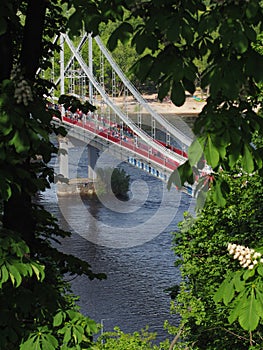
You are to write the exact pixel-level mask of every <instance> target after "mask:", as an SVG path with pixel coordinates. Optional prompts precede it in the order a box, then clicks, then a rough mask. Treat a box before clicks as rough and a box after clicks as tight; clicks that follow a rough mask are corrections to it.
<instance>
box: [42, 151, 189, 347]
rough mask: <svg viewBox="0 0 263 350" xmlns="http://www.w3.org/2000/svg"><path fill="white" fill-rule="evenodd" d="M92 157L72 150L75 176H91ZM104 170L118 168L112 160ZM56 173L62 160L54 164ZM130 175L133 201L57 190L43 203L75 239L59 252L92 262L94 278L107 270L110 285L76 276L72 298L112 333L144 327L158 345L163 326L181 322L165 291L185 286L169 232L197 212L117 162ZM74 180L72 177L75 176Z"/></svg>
mask: <svg viewBox="0 0 263 350" xmlns="http://www.w3.org/2000/svg"><path fill="white" fill-rule="evenodd" d="M86 154H87V152H83V149H82V148H78V147H75V148H74V149H71V150H70V157H69V159H70V164H69V165H70V173H71V176H72V174H73V173H74V172H76V169H77V176H78V177H86V174H87V159H86ZM103 164H104V165H105V166H111V165H114V166H116V159H113V158H112V157H111V156H108V157H106V160H105V159H103ZM51 165H52V166H54V168H55V170H57V168H58V164H57V160H56V158H54V159H53V160H52V164H51ZM117 165H118V166H119V167H121V168H122V169H124V170H125V171H126V173H127V174H129V175H130V184H131V185H130V193H129V199H128V200H126V201H120V200H117V199H116V198H113V197H110V198H106V199H99V200H94V199H83V198H80V197H79V196H77V195H76V196H72V197H57V195H56V186H55V185H53V186H52V188H51V189H49V190H47V191H46V192H44V193H43V195H42V196H41V203H42V204H44V206H45V207H46V208H47V209H48V210H49V211H50V212H51V213H53V214H54V215H55V216H56V217H57V219H58V222H59V224H60V226H61V227H62V228H63V229H66V230H70V231H71V232H72V236H71V237H70V238H66V239H64V240H63V243H62V245H61V249H62V250H63V251H64V252H66V253H70V254H74V255H76V256H77V257H79V258H81V259H83V260H85V261H88V262H89V263H90V264H91V266H92V269H93V271H94V272H104V273H106V275H107V279H106V280H102V281H98V280H93V281H90V280H89V279H88V278H86V277H84V276H80V277H77V278H75V279H74V280H73V281H72V282H71V284H72V289H73V292H74V293H75V294H76V295H79V296H80V299H79V305H80V307H81V311H82V312H83V313H84V314H86V315H88V316H90V317H91V318H93V319H94V320H96V321H97V322H98V323H100V324H101V325H102V326H103V330H102V331H110V330H112V329H113V327H114V326H119V327H120V328H121V329H122V330H123V331H124V332H134V331H138V330H140V329H142V328H145V326H146V325H148V326H149V330H150V331H152V332H157V333H158V336H157V340H158V341H161V340H164V339H165V338H167V337H168V335H167V333H166V331H165V330H164V328H163V323H164V321H165V320H169V321H170V322H172V323H173V324H175V325H176V324H177V323H178V316H177V315H171V314H170V296H169V294H168V293H167V292H165V289H166V288H169V287H171V286H173V285H175V284H178V283H179V282H180V272H179V269H178V268H176V267H174V261H175V259H176V257H175V256H174V253H173V252H172V250H171V242H172V234H171V232H172V231H176V230H177V227H178V222H179V221H181V220H182V219H183V213H184V212H185V211H193V206H194V201H193V199H192V198H191V197H189V196H188V195H187V194H184V193H180V192H178V191H177V190H176V189H171V190H170V191H168V190H167V188H166V184H164V183H163V182H161V181H160V180H158V179H156V178H154V177H151V176H149V175H148V174H147V173H145V172H143V171H141V170H139V169H137V168H134V167H132V166H131V165H129V164H127V163H124V162H122V163H119V164H117ZM73 175H74V174H73Z"/></svg>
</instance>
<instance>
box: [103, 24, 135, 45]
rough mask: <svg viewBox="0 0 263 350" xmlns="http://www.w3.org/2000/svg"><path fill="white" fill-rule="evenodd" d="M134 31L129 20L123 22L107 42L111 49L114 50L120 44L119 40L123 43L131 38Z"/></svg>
mask: <svg viewBox="0 0 263 350" xmlns="http://www.w3.org/2000/svg"><path fill="white" fill-rule="evenodd" d="M132 32H133V28H132V25H131V24H130V23H128V22H122V23H121V24H120V26H119V27H118V28H116V29H115V30H114V31H113V32H112V34H111V36H110V38H109V40H108V43H107V46H108V48H109V50H110V51H113V50H114V49H115V48H116V47H117V44H118V40H120V41H121V42H122V43H123V44H125V43H126V42H127V40H128V39H129V38H130V35H131V33H132Z"/></svg>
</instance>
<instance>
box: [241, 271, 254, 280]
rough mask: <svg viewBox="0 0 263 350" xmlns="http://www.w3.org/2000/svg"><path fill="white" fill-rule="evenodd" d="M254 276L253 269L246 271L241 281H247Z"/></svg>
mask: <svg viewBox="0 0 263 350" xmlns="http://www.w3.org/2000/svg"><path fill="white" fill-rule="evenodd" d="M254 275H255V269H252V270H246V271H245V272H244V274H243V279H244V280H245V281H247V280H248V279H249V278H251V277H253V276H254Z"/></svg>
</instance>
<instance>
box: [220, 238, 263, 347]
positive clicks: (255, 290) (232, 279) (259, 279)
mask: <svg viewBox="0 0 263 350" xmlns="http://www.w3.org/2000/svg"><path fill="white" fill-rule="evenodd" d="M228 251H229V254H231V255H233V258H234V259H237V260H238V261H239V263H240V265H241V266H242V267H243V268H244V269H243V270H238V271H234V272H233V271H232V272H229V273H228V274H227V276H226V278H225V280H224V281H223V282H222V283H221V285H220V287H219V289H218V290H217V292H216V294H215V296H214V301H215V302H217V303H218V302H221V301H223V303H224V304H225V305H226V306H229V311H230V313H229V317H228V321H229V322H230V324H232V323H233V322H235V321H236V320H238V322H239V324H240V326H241V327H242V328H243V329H244V330H247V331H249V332H250V339H251V344H250V345H253V341H252V333H251V332H252V331H254V330H255V329H256V328H257V327H258V325H259V322H260V321H262V320H263V290H262V286H263V258H262V257H261V256H262V254H261V253H260V252H257V251H255V250H254V249H250V248H248V247H245V246H242V245H237V244H231V243H229V244H228Z"/></svg>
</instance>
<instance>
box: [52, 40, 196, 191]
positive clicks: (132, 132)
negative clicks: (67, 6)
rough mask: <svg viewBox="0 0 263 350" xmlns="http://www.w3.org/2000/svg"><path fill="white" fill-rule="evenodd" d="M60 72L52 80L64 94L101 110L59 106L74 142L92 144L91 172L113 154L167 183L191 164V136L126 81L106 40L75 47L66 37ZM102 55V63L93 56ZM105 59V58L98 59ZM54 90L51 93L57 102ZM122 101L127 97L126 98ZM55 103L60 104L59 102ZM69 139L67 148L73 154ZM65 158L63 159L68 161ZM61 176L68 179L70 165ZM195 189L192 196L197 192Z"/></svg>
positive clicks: (86, 41)
mask: <svg viewBox="0 0 263 350" xmlns="http://www.w3.org/2000/svg"><path fill="white" fill-rule="evenodd" d="M60 47H61V50H60V57H59V61H60V65H59V66H60V72H59V75H58V77H56V76H55V75H56V74H55V69H54V68H52V72H51V73H52V81H53V83H54V85H55V86H56V87H57V89H58V90H59V91H60V95H65V94H69V95H72V96H75V97H78V98H79V99H80V100H81V101H89V103H91V104H92V105H93V106H95V107H96V110H95V111H93V112H92V111H88V112H86V113H84V112H83V111H81V110H77V111H74V112H73V111H71V110H70V109H68V110H65V108H64V107H63V105H62V106H57V108H59V109H60V112H61V119H57V118H54V122H55V123H57V124H61V123H62V124H63V126H64V127H65V128H66V129H67V131H68V138H72V139H75V140H80V141H81V142H84V143H86V144H87V145H88V149H89V153H88V161H89V168H93V170H94V168H95V166H96V160H97V158H98V157H99V152H98V150H100V151H105V150H109V152H111V153H113V154H114V155H116V156H118V157H119V158H120V159H122V160H123V161H127V162H129V163H130V164H132V165H133V166H136V167H138V168H140V169H141V170H143V171H146V172H148V173H149V174H151V175H152V176H155V177H157V178H159V179H161V180H163V181H168V178H169V175H170V174H171V173H172V172H173V171H174V170H175V169H176V168H177V167H178V166H179V165H180V164H182V163H184V162H185V161H186V160H187V150H188V147H189V145H190V144H191V142H192V138H191V135H189V133H188V134H187V133H186V132H183V131H181V130H180V128H178V127H177V126H175V125H174V124H173V123H171V122H169V121H168V120H167V119H166V118H165V117H164V116H162V115H161V114H159V113H157V112H156V111H155V110H154V109H153V108H152V107H151V106H150V105H149V104H148V103H147V101H146V100H145V99H144V98H143V97H142V95H141V94H140V93H139V92H138V90H137V89H136V88H135V87H134V85H133V84H132V83H131V81H130V80H129V79H128V78H127V77H126V75H125V74H124V73H123V71H122V70H121V69H120V67H119V66H118V65H117V64H116V62H115V61H114V59H113V57H112V55H111V54H110V53H109V51H108V50H107V49H106V47H105V46H104V44H103V43H102V41H101V39H100V38H99V37H98V36H96V37H95V38H92V36H91V34H86V33H85V34H84V35H83V36H82V37H81V39H80V41H79V43H78V44H77V45H76V43H73V42H72V41H71V40H70V38H69V37H68V35H67V34H61V36H60ZM93 52H96V58H97V59H96V62H97V63H96V65H95V60H94V57H93ZM98 57H99V58H98ZM54 93H55V92H54V91H51V95H52V96H53V101H55V99H56V98H55V96H54ZM120 97H121V98H120ZM54 103H55V102H54ZM66 144H67V141H65V139H63V140H61V145H60V146H61V147H62V148H64V149H66V151H67V145H66ZM66 153H67V152H64V156H63V157H61V159H62V163H63V159H64V163H65V161H66V162H67V161H68V160H67V158H66V156H65V154H66ZM62 163H61V164H60V172H61V173H62V175H63V176H64V177H68V168H67V167H68V165H65V164H64V165H63V164H62ZM191 190H192V189H191V187H190V186H189V188H188V192H189V193H190V192H191Z"/></svg>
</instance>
